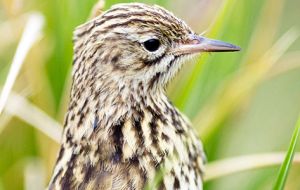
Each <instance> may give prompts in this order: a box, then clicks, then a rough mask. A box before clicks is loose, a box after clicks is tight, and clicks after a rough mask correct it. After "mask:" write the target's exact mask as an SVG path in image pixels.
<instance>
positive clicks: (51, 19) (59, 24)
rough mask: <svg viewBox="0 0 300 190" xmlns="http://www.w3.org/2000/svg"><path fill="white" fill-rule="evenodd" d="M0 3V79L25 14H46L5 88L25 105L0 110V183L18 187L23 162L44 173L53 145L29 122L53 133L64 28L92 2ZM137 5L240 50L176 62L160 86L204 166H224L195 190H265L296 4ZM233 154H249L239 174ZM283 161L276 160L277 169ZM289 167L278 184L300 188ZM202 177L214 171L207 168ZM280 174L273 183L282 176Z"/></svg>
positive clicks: (279, 131)
mask: <svg viewBox="0 0 300 190" xmlns="http://www.w3.org/2000/svg"><path fill="white" fill-rule="evenodd" d="M0 2H1V9H0V21H1V22H0V36H1V44H0V84H1V85H3V84H4V82H5V80H6V78H7V73H8V70H9V67H10V64H11V62H12V59H13V56H14V53H15V50H16V47H17V44H18V43H19V40H20V37H21V34H22V31H23V27H24V23H26V22H25V21H26V15H27V13H28V12H30V11H39V12H41V14H42V15H44V17H45V20H46V22H45V27H44V29H43V31H44V35H43V37H42V39H41V40H40V41H39V42H38V43H36V44H35V45H34V47H33V48H32V49H31V50H30V52H29V53H28V55H27V57H26V60H25V62H24V65H23V68H22V70H21V72H20V74H19V76H18V78H17V80H16V82H15V84H14V88H13V92H14V93H17V94H18V95H21V96H22V97H23V98H24V99H25V100H26V101H27V103H26V105H27V106H24V107H22V109H16V108H15V107H13V106H11V107H9V108H10V109H9V108H6V109H7V110H6V111H5V112H4V114H2V115H0V189H24V188H25V184H24V183H25V177H24V175H26V174H25V168H27V166H28V165H30V164H31V163H30V162H29V161H28V160H29V158H32V157H33V158H36V159H37V160H39V161H41V163H43V166H44V167H45V171H39V172H41V173H43V172H44V173H43V174H44V175H45V177H44V178H45V181H47V180H49V176H50V175H51V171H52V166H53V164H54V161H55V157H56V154H57V149H58V144H57V142H56V141H55V140H53V139H52V138H49V137H48V136H50V137H51V135H45V134H44V133H47V130H43V129H42V130H39V128H38V127H43V126H41V125H40V123H41V120H44V119H43V118H47V121H49V122H47V123H53V126H55V127H53V128H55V129H54V131H55V130H56V131H59V130H57V124H56V122H59V123H63V118H64V113H65V111H66V110H67V103H68V95H69V88H70V71H71V61H72V31H73V30H74V27H75V26H77V25H79V24H81V23H83V22H85V20H86V19H87V18H88V16H89V13H90V10H91V7H92V6H93V4H94V3H95V2H96V0H62V1H60V0H46V1H42V0H26V1H25V0H20V1H8V0H0ZM15 2H23V3H20V4H18V5H17V4H14V3H15ZM119 2H133V1H129V0H128V1H120V0H109V1H107V4H106V8H109V7H110V6H111V5H113V4H115V3H119ZM140 2H145V3H150V4H159V5H162V6H164V7H166V8H167V9H169V10H171V11H172V12H174V13H175V14H176V15H177V16H178V17H181V18H183V19H184V20H186V21H187V23H188V24H189V25H191V26H192V28H193V29H194V30H195V31H196V32H199V33H201V32H202V31H206V34H205V35H206V36H208V37H210V38H217V39H220V40H223V41H228V42H231V43H233V44H236V45H239V46H240V47H242V51H241V52H239V53H214V54H203V55H201V56H200V57H199V58H197V59H196V60H195V61H194V62H189V63H186V65H185V66H184V67H183V69H182V71H181V72H180V73H179V75H178V76H177V77H176V78H175V79H174V81H173V82H172V83H171V84H170V86H169V88H168V94H169V96H170V98H171V100H172V101H173V102H174V104H175V105H176V106H177V107H178V108H179V109H180V110H181V111H182V112H184V113H185V114H186V115H187V116H188V117H189V118H190V119H191V120H192V121H193V125H194V127H195V130H196V131H198V132H199V136H200V137H201V138H202V139H203V141H204V147H205V149H206V153H207V157H208V161H209V162H208V164H212V165H213V164H214V163H216V162H215V161H220V162H219V163H225V168H227V171H226V172H227V174H226V175H222V176H221V177H215V178H214V177H213V178H212V179H211V180H209V181H207V182H205V189H206V190H215V189H222V190H231V189H246V190H247V189H249V190H250V189H256V190H264V189H271V188H272V187H274V184H275V183H276V177H277V172H276V171H277V169H278V168H277V166H278V165H279V164H280V162H279V161H281V160H276V159H277V156H278V154H275V153H276V152H282V151H286V147H287V146H288V142H289V141H291V140H290V134H291V133H292V131H293V129H294V121H295V120H296V119H297V117H298V113H299V112H300V106H299V105H300V99H299V97H300V80H299V76H300V62H299V60H300V40H299V39H297V35H298V34H297V31H296V30H297V29H299V28H300V23H299V22H298V18H299V13H298V7H300V2H299V1H295V0H278V1H272V0H253V1H238V0H224V1H221V0H213V1H207V2H206V3H202V1H193V0H187V1H180V0H174V1H171V0H167V1H163V0H143V1H140ZM203 2H204V1H203ZM291 28H296V29H294V30H290V29H291ZM10 98H13V97H10ZM10 105H13V104H10ZM36 108H38V109H36ZM32 110H35V111H36V110H38V112H34V113H38V114H34V115H33V116H32V117H28V115H26V114H28V113H29V114H30V113H33V111H32ZM22 113H23V114H22ZM24 113H26V114H24ZM20 114H21V115H20ZM41 115H42V116H41ZM298 124H299V123H298ZM298 126H299V125H298ZM34 127H36V128H34ZM56 133H58V132H56ZM52 136H53V135H52ZM299 150H300V149H299V147H295V149H294V150H293V151H295V152H296V154H295V162H296V163H299V160H298V159H299V157H298V154H297V152H299ZM266 153H268V155H269V156H270V157H268V159H269V160H268V161H269V162H268V163H264V164H262V163H261V162H259V161H260V159H257V158H261V157H260V156H262V155H261V154H266ZM269 153H270V154H269ZM271 153H272V154H271ZM273 153H274V154H273ZM289 153H291V152H289ZM243 155H254V157H252V156H251V157H250V158H251V160H252V161H253V162H251V163H253V165H252V166H250V165H247V163H245V164H242V166H244V167H245V168H246V166H249V167H248V168H246V169H244V170H239V169H241V168H238V164H235V162H233V163H231V164H230V165H228V163H227V164H226V162H223V161H226V160H224V159H225V158H233V159H234V160H235V159H238V160H237V161H241V160H239V159H242V161H243V159H244V161H245V160H246V159H245V157H241V156H243ZM280 155H282V154H280ZM290 155H291V154H290ZM247 158H248V157H247ZM280 158H281V157H280ZM290 158H291V157H290ZM290 161H291V159H290ZM260 164H262V166H261V165H260ZM212 165H208V166H212ZM271 165H272V166H273V167H270V166H271ZM275 165H276V166H275ZM288 165H289V164H288V163H287V161H286V162H285V165H284V166H285V167H283V168H285V169H287V168H288V167H287V166H288ZM223 166H224V165H223ZM228 166H232V167H228ZM258 166H259V167H258ZM267 166H268V167H270V168H266V167H267ZM208 168H210V167H208ZM291 168H292V169H291V170H289V178H288V179H287V181H286V185H285V189H288V190H289V189H291V190H293V189H298V188H299V187H300V183H299V182H298V181H297V180H293V179H299V177H300V168H299V167H298V164H296V165H292V166H291ZM211 171H212V170H211ZM238 171H239V172H238ZM281 171H283V169H282V170H281ZM285 171H287V170H285ZM39 172H38V173H39ZM237 172H238V173H237ZM208 173H210V171H208ZM210 175H211V176H216V175H217V172H215V173H210ZM280 176H282V177H279V178H280V179H281V183H280V184H282V185H283V183H282V182H283V179H285V176H286V175H283V173H282V174H280ZM16 181H18V184H17V183H16ZM237 181H239V183H236V182H237ZM278 184H279V182H278Z"/></svg>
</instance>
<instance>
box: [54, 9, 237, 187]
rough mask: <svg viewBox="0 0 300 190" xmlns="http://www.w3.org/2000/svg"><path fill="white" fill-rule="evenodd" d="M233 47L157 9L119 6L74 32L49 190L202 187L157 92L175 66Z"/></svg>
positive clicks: (195, 153) (199, 154)
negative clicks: (67, 96) (67, 91)
mask: <svg viewBox="0 0 300 190" xmlns="http://www.w3.org/2000/svg"><path fill="white" fill-rule="evenodd" d="M239 50H240V48H239V47H237V46H234V45H232V44H228V43H225V42H221V41H216V40H210V39H207V38H205V37H202V36H199V35H197V34H196V33H195V32H193V31H192V30H191V29H190V28H189V27H188V26H187V25H186V24H185V23H184V22H183V21H182V20H180V19H178V18H176V17H175V16H174V15H173V14H172V13H170V12H168V11H167V10H165V9H163V8H161V7H159V6H149V5H144V4H140V3H131V4H119V5H115V6H113V7H112V8H111V9H109V10H108V11H106V12H104V13H102V14H101V15H99V16H97V17H96V18H94V19H92V20H91V21H89V22H87V23H85V24H83V25H81V26H79V27H78V28H77V29H76V30H75V33H74V63H73V73H72V76H73V84H72V89H71V96H70V104H69V109H68V112H67V115H66V119H65V128H64V134H63V139H62V145H61V149H60V152H59V155H58V158H57V162H56V166H55V169H54V172H53V176H52V179H51V181H50V184H49V187H48V188H49V189H51V190H53V189H64V190H67V189H93V190H96V189H101V190H102V189H103V190H108V189H109V190H117V189H123V190H125V189H126V190H127V189H129V190H134V189H136V190H137V189H143V188H144V187H145V186H146V184H147V183H151V182H152V180H153V179H154V177H155V174H156V172H157V171H160V170H162V171H163V179H162V180H161V182H160V183H159V184H158V186H157V187H156V188H157V189H167V190H170V189H189V190H193V189H197V190H199V189H202V174H203V164H204V162H205V157H204V153H203V149H202V145H201V142H200V141H199V140H198V138H197V135H196V134H195V132H194V131H193V129H192V127H191V126H190V124H189V122H188V121H187V119H186V118H185V117H184V116H183V115H182V114H181V113H180V112H179V111H178V110H177V109H176V108H175V107H174V106H173V105H172V103H171V102H170V101H169V100H168V98H167V97H166V95H165V87H166V85H167V83H168V82H169V81H170V80H171V79H172V78H173V77H174V75H175V74H176V73H177V72H178V71H179V69H180V68H181V66H182V65H183V61H184V60H186V59H187V58H190V57H192V56H193V55H195V54H196V53H200V52H221V51H239Z"/></svg>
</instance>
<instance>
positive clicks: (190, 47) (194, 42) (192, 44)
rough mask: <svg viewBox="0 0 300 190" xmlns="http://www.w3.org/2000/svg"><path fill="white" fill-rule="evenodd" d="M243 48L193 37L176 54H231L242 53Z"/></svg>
mask: <svg viewBox="0 0 300 190" xmlns="http://www.w3.org/2000/svg"><path fill="white" fill-rule="evenodd" d="M240 50H241V48H240V47H238V46H235V45H233V44H230V43H226V42H222V41H219V40H213V39H209V38H205V37H203V36H197V35H192V36H191V37H190V39H189V41H188V42H186V43H184V44H181V45H179V46H178V47H176V48H175V49H174V53H175V54H177V53H178V54H193V53H200V52H231V51H240Z"/></svg>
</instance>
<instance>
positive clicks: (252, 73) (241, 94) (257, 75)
mask: <svg viewBox="0 0 300 190" xmlns="http://www.w3.org/2000/svg"><path fill="white" fill-rule="evenodd" d="M298 36H299V34H298V32H297V31H295V29H291V30H289V31H288V32H286V33H285V34H284V35H283V36H282V37H281V38H280V39H279V40H278V42H277V43H276V44H275V45H274V46H273V47H272V48H271V49H270V50H269V51H268V52H266V53H265V55H264V56H263V57H262V58H260V59H259V60H258V61H256V62H255V63H253V64H248V65H247V66H246V67H245V68H244V69H243V70H242V71H240V72H239V73H238V74H237V75H236V76H235V77H233V78H232V80H231V81H229V82H228V83H227V84H226V85H225V86H224V89H223V90H220V91H219V96H217V97H215V99H214V100H213V101H211V102H210V103H208V104H207V105H208V106H207V107H206V108H205V109H203V110H202V111H200V112H199V113H198V115H197V116H196V117H195V120H194V122H193V123H194V124H195V126H197V129H198V131H199V134H200V135H201V137H202V139H203V140H204V141H206V140H208V139H209V138H210V137H211V136H212V135H213V134H214V133H215V131H216V130H217V129H218V127H220V123H221V122H223V121H224V120H225V118H226V117H227V116H229V115H230V114H232V113H233V112H234V111H235V110H236V109H237V108H238V107H239V105H241V104H242V103H243V102H244V101H245V100H246V99H247V98H248V97H249V95H250V94H251V92H252V91H253V90H254V89H255V87H256V86H257V85H258V84H259V83H260V82H261V81H262V80H263V79H264V77H265V76H266V74H267V73H268V71H269V70H270V69H271V68H272V66H274V64H275V63H276V62H277V61H278V59H279V58H280V57H281V56H282V55H283V54H284V53H285V52H286V50H287V49H288V48H289V47H290V45H291V44H292V43H293V42H294V41H295V40H296V39H297V38H298Z"/></svg>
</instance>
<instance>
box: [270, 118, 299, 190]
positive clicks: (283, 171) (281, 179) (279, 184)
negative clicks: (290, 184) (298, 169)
mask: <svg viewBox="0 0 300 190" xmlns="http://www.w3.org/2000/svg"><path fill="white" fill-rule="evenodd" d="M299 132H300V117H299V118H298V121H297V123H296V127H295V130H294V132H293V135H292V138H291V142H290V146H289V149H288V151H287V154H286V157H285V159H284V162H283V163H282V165H281V168H280V171H279V174H278V178H277V180H276V183H275V186H274V190H283V189H284V186H285V183H286V180H287V177H288V174H289V170H290V167H291V164H292V162H293V158H294V154H295V148H296V145H297V141H298V136H299Z"/></svg>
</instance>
